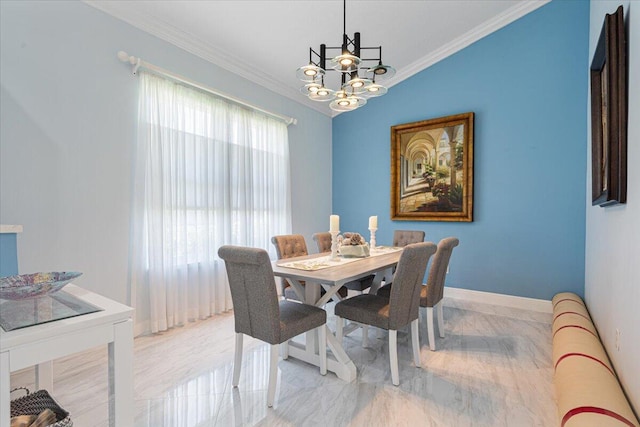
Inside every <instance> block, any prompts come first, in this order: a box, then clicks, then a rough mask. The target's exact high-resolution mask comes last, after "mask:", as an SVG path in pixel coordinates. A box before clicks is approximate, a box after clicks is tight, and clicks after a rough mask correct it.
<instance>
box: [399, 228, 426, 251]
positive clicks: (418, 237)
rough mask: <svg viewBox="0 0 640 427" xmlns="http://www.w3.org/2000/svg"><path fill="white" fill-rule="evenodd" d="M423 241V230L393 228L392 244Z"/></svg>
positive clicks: (405, 244)
mask: <svg viewBox="0 0 640 427" xmlns="http://www.w3.org/2000/svg"><path fill="white" fill-rule="evenodd" d="M419 242H424V231H419V230H394V231H393V246H398V247H401V246H407V245H410V244H412V243H419Z"/></svg>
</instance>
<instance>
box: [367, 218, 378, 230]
mask: <svg viewBox="0 0 640 427" xmlns="http://www.w3.org/2000/svg"><path fill="white" fill-rule="evenodd" d="M373 228H376V229H377V228H378V217H377V216H370V217H369V230H371V229H373Z"/></svg>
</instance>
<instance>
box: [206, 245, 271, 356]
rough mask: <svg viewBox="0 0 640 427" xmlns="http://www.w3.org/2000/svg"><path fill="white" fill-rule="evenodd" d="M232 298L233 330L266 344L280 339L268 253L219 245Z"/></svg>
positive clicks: (219, 253)
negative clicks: (234, 327)
mask: <svg viewBox="0 0 640 427" xmlns="http://www.w3.org/2000/svg"><path fill="white" fill-rule="evenodd" d="M218 256H219V257H220V258H222V259H223V260H224V264H225V267H226V269H227V277H228V279H229V287H230V288H231V299H232V300H233V315H234V317H235V323H236V332H240V333H243V334H246V335H250V336H252V337H254V338H257V339H259V340H262V341H265V342H268V343H270V344H278V343H279V342H280V306H279V304H278V295H277V291H276V284H275V280H274V276H273V269H272V268H271V260H270V259H269V254H268V253H267V251H265V250H264V249H257V248H246V247H241V246H222V247H221V248H220V249H218Z"/></svg>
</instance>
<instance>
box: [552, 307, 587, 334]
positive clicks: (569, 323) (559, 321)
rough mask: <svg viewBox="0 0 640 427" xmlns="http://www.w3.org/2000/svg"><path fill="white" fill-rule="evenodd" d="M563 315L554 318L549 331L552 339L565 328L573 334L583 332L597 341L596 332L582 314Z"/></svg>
mask: <svg viewBox="0 0 640 427" xmlns="http://www.w3.org/2000/svg"><path fill="white" fill-rule="evenodd" d="M563 313H564V315H558V316H554V320H553V325H552V330H551V333H552V337H553V338H554V339H555V336H556V335H557V334H558V332H559V331H562V330H564V329H567V328H570V329H573V330H574V332H579V331H580V330H582V331H585V332H587V333H589V334H590V335H593V336H594V337H595V338H596V339H599V337H598V331H597V329H596V327H595V326H594V325H593V322H592V321H591V319H590V318H589V317H584V315H583V314H574V313H567V312H563Z"/></svg>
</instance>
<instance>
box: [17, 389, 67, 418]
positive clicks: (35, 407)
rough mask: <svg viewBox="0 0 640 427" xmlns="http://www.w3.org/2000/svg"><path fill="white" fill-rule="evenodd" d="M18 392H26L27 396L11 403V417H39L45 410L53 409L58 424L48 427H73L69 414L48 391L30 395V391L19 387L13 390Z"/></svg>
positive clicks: (39, 391)
mask: <svg viewBox="0 0 640 427" xmlns="http://www.w3.org/2000/svg"><path fill="white" fill-rule="evenodd" d="M17 390H25V391H26V392H27V395H26V396H22V397H19V398H17V399H13V400H12V401H11V416H12V417H17V416H18V415H36V416H37V415H38V414H40V412H42V411H44V410H45V409H51V410H52V411H53V412H54V413H55V414H56V422H55V423H54V424H50V425H49V426H47V427H72V426H73V422H72V421H71V418H69V412H67V411H65V410H64V409H62V408H61V407H60V405H58V403H57V402H56V401H55V400H53V397H51V395H50V394H49V392H48V391H47V390H38V391H36V392H35V393H30V392H29V389H27V388H24V387H19V388H16V389H13V390H11V392H12V393H13V392H14V391H17Z"/></svg>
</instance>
